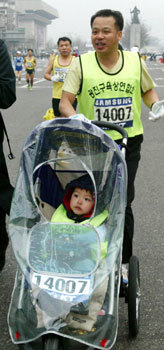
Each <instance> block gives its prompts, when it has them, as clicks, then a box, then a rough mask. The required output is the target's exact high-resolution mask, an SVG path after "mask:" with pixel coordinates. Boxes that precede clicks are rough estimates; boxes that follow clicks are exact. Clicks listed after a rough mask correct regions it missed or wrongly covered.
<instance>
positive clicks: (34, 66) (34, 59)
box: [34, 57, 37, 67]
mask: <svg viewBox="0 0 164 350" xmlns="http://www.w3.org/2000/svg"><path fill="white" fill-rule="evenodd" d="M36 64H37V63H36V57H34V67H36Z"/></svg>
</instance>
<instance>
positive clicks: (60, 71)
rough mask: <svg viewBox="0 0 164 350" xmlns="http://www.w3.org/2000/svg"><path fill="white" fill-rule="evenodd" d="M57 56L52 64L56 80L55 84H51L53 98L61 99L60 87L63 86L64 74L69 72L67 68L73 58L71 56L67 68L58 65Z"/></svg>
mask: <svg viewBox="0 0 164 350" xmlns="http://www.w3.org/2000/svg"><path fill="white" fill-rule="evenodd" d="M58 57H59V56H58V55H56V56H55V59H54V63H53V75H55V76H56V77H57V79H58V81H57V82H54V83H53V95H52V97H53V98H58V99H61V95H62V87H63V84H64V80H65V78H66V74H67V72H68V70H69V67H70V65H71V63H72V61H73V60H74V59H75V57H74V56H72V60H71V62H70V64H69V65H68V66H61V65H60V64H59V63H58Z"/></svg>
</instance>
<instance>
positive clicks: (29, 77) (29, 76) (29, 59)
mask: <svg viewBox="0 0 164 350" xmlns="http://www.w3.org/2000/svg"><path fill="white" fill-rule="evenodd" d="M24 66H25V69H26V81H27V87H28V89H29V90H32V87H33V81H34V72H35V67H36V58H35V57H34V56H33V50H32V49H28V55H27V56H26V57H25V59H24Z"/></svg>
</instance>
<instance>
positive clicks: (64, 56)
mask: <svg viewBox="0 0 164 350" xmlns="http://www.w3.org/2000/svg"><path fill="white" fill-rule="evenodd" d="M57 45H58V51H59V54H58V55H55V56H54V57H53V58H52V59H50V60H49V62H48V66H47V68H46V71H45V73H44V78H45V79H47V80H50V81H52V83H53V92H52V108H53V111H54V115H55V116H59V115H60V112H59V102H60V99H61V95H62V87H63V84H64V80H65V77H66V74H67V72H68V70H69V67H70V64H71V62H72V61H73V60H74V59H75V57H74V56H72V53H71V51H72V41H71V40H70V39H69V38H67V37H65V36H64V37H62V38H59V39H58V41H57ZM76 105H77V102H76V101H75V103H74V108H75V109H76Z"/></svg>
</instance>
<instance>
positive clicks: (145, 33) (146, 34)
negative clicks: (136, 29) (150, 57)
mask: <svg viewBox="0 0 164 350" xmlns="http://www.w3.org/2000/svg"><path fill="white" fill-rule="evenodd" d="M140 26H141V40H140V48H142V47H144V46H146V45H148V44H149V42H150V40H151V36H150V30H149V27H148V26H147V25H145V24H144V23H140ZM130 27H131V24H130V23H129V22H127V23H126V25H125V28H124V31H123V38H122V40H121V43H122V45H123V47H124V48H126V49H130Z"/></svg>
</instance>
